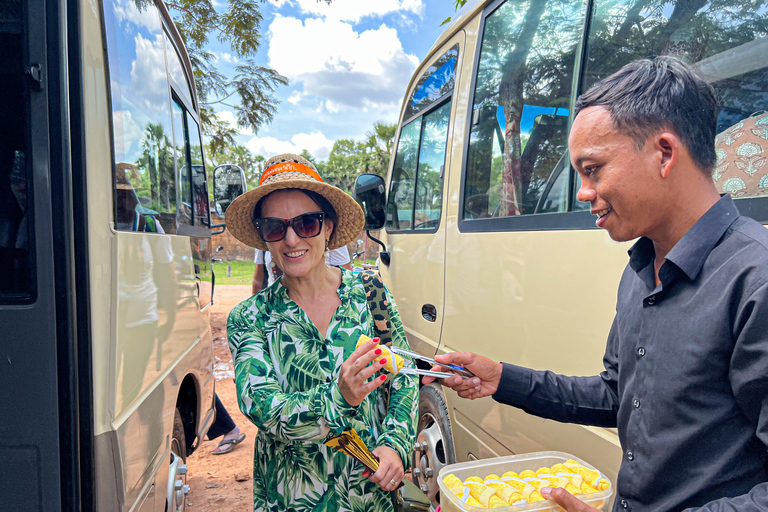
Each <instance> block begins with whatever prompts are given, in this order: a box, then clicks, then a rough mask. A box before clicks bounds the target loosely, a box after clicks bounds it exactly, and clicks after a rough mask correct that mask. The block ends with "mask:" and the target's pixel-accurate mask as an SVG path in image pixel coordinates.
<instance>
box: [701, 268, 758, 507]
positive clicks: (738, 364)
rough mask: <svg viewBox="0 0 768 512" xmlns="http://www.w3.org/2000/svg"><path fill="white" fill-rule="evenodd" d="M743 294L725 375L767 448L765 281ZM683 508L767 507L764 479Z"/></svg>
mask: <svg viewBox="0 0 768 512" xmlns="http://www.w3.org/2000/svg"><path fill="white" fill-rule="evenodd" d="M746 296H747V297H748V298H747V299H746V300H745V301H744V303H743V304H742V305H740V307H739V309H738V312H737V314H736V319H735V322H734V339H735V340H736V343H735V345H734V349H733V355H732V356H731V368H730V374H729V376H728V379H729V380H730V384H731V389H732V390H733V395H734V397H735V398H736V403H737V404H738V405H739V408H740V409H741V412H742V413H744V415H745V416H746V417H747V418H748V419H749V421H750V422H751V423H752V424H753V425H754V426H755V437H756V438H757V439H758V440H759V441H760V442H761V443H763V446H764V447H765V448H766V449H768V371H766V368H768V283H763V284H762V285H760V286H758V287H757V289H756V290H755V291H754V292H752V293H748V294H746ZM686 510H687V511H693V510H701V511H707V512H710V511H711V512H725V511H729V512H730V511H739V512H753V511H754V512H757V511H763V510H768V482H763V483H760V484H758V485H756V486H755V487H753V488H752V490H750V491H749V492H748V493H747V494H742V495H741V496H735V497H733V498H723V499H719V500H716V501H712V502H710V503H707V504H706V505H704V506H703V507H700V508H691V509H686Z"/></svg>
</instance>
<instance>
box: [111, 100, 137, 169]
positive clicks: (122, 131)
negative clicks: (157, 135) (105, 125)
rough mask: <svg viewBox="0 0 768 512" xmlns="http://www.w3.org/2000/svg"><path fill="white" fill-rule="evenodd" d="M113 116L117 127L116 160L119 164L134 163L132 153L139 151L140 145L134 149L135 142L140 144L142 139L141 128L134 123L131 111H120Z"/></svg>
mask: <svg viewBox="0 0 768 512" xmlns="http://www.w3.org/2000/svg"><path fill="white" fill-rule="evenodd" d="M112 116H113V120H114V126H115V159H116V160H117V161H118V162H128V161H133V160H134V158H133V155H132V154H131V151H132V150H133V151H135V150H137V149H138V144H137V145H136V147H134V142H136V143H138V142H139V140H140V139H141V135H142V133H143V132H142V130H141V127H140V126H139V125H138V123H137V122H136V121H134V119H133V114H131V111H130V110H118V111H116V112H114V113H113V114H112ZM128 155H131V156H128Z"/></svg>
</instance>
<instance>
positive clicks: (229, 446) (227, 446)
mask: <svg viewBox="0 0 768 512" xmlns="http://www.w3.org/2000/svg"><path fill="white" fill-rule="evenodd" d="M244 439H245V433H241V434H240V435H239V436H237V437H236V438H234V439H222V441H221V442H220V443H219V446H217V447H216V448H221V447H222V446H223V447H224V450H222V451H220V452H215V451H211V453H212V454H214V455H224V454H225V453H229V452H231V451H232V450H234V449H235V446H237V445H238V444H240V443H242V442H243V440H244ZM214 449H215V448H214Z"/></svg>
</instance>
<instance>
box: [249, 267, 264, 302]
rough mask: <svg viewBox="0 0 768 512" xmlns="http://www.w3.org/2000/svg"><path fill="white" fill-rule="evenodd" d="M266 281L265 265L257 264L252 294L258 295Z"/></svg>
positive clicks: (254, 271) (254, 270)
mask: <svg viewBox="0 0 768 512" xmlns="http://www.w3.org/2000/svg"><path fill="white" fill-rule="evenodd" d="M263 282H264V265H262V264H258V263H257V264H256V266H255V268H254V269H253V282H252V283H251V291H252V292H253V293H252V295H256V294H257V293H259V292H260V291H261V283H263Z"/></svg>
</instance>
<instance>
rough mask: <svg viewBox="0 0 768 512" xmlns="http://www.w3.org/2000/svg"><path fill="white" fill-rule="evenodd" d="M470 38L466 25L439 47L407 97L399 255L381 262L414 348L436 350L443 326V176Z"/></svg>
mask: <svg viewBox="0 0 768 512" xmlns="http://www.w3.org/2000/svg"><path fill="white" fill-rule="evenodd" d="M463 44H464V33H463V32H461V33H460V34H457V35H456V36H454V37H453V38H451V39H450V40H449V41H448V42H447V43H446V44H445V45H444V46H443V48H442V49H441V50H440V51H439V52H436V54H435V58H434V60H433V61H432V62H431V64H430V65H429V66H427V67H426V68H425V69H424V71H423V73H422V74H421V79H420V80H419V81H418V82H417V83H416V84H415V85H414V86H413V89H412V91H411V93H410V95H409V97H408V99H407V101H406V105H405V112H404V114H403V122H402V123H401V126H400V134H399V140H398V143H397V152H396V154H395V161H394V165H393V167H392V177H391V180H390V190H389V196H388V197H389V202H388V204H387V223H386V229H387V240H388V243H389V244H388V249H389V251H390V254H391V263H390V266H389V268H387V266H385V265H381V266H380V267H381V274H382V277H383V279H384V281H385V282H386V284H387V286H389V287H390V289H391V290H392V293H393V295H394V298H395V301H396V303H397V306H398V311H399V313H400V317H401V319H402V321H403V325H404V327H405V332H406V335H407V337H408V342H409V343H410V345H411V348H413V349H414V350H417V351H419V352H421V353H429V354H434V353H435V351H436V349H437V346H438V344H439V341H440V331H441V328H442V318H443V294H444V289H443V285H444V265H443V262H444V257H445V224H446V223H445V221H444V219H443V204H444V202H445V197H444V196H445V189H444V187H443V182H444V180H445V174H446V173H445V170H446V169H448V165H449V163H450V161H449V159H450V155H449V152H448V151H447V149H448V148H449V147H450V143H451V130H450V126H451V119H452V117H453V115H454V112H455V104H454V102H453V101H452V100H453V90H454V85H455V83H456V80H457V72H458V69H459V67H460V59H461V47H462V46H463ZM416 76H418V75H416ZM394 269H397V270H394ZM390 270H391V271H390Z"/></svg>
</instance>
